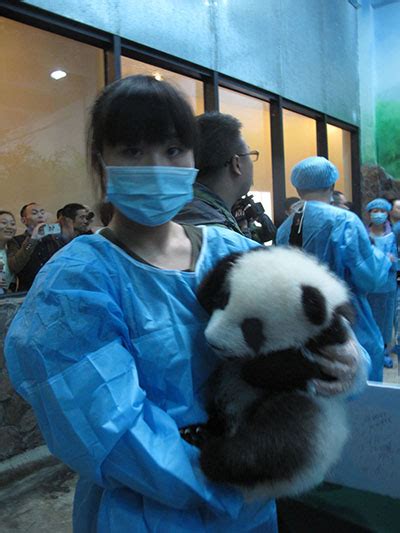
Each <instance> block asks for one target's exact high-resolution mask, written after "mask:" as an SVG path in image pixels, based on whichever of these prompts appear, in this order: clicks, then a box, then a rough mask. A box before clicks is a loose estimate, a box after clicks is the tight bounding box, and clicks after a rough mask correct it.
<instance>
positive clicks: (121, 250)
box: [0, 76, 400, 532]
mask: <svg viewBox="0 0 400 533" xmlns="http://www.w3.org/2000/svg"><path fill="white" fill-rule="evenodd" d="M241 127H242V126H241V124H240V122H239V121H238V120H237V119H235V118H234V117H231V116H229V115H224V114H222V113H211V114H210V113H206V114H204V115H202V116H201V117H198V118H195V117H194V116H193V113H192V110H191V108H190V106H189V105H188V103H187V102H186V100H185V99H184V98H183V97H182V95H181V94H180V93H179V92H178V91H177V90H176V89H175V88H173V87H172V86H171V85H169V84H168V83H166V82H163V81H157V80H155V79H154V78H152V77H148V76H132V77H128V78H124V79H122V80H119V81H117V82H114V83H113V84H111V85H109V86H107V87H106V88H105V89H104V90H103V92H102V93H101V94H100V95H99V97H98V98H97V100H96V102H95V103H94V106H93V109H92V114H91V125H90V129H89V146H90V147H91V164H92V168H93V172H94V175H95V176H97V180H98V185H99V188H100V190H101V192H102V196H103V200H104V199H105V198H107V201H108V203H107V204H104V206H103V207H102V209H103V215H104V217H105V218H104V220H105V221H106V223H104V225H105V226H107V227H105V228H103V229H100V230H99V231H97V232H95V233H94V234H90V235H88V233H91V229H90V222H91V220H92V219H93V214H92V212H91V211H90V210H89V209H88V208H87V207H86V206H83V205H80V204H70V205H69V206H64V208H63V209H61V210H60V212H59V213H58V223H59V224H60V233H58V234H53V235H45V233H44V231H42V228H43V227H44V225H45V224H46V220H45V211H44V209H42V208H41V206H40V205H38V204H29V205H28V206H24V207H23V208H22V210H21V220H22V222H23V223H24V224H25V226H26V228H27V229H26V231H25V233H24V234H23V235H20V236H17V237H14V234H15V219H14V217H13V215H12V214H11V213H9V212H6V211H3V212H2V214H1V218H0V220H1V229H0V232H1V233H0V235H1V237H0V238H1V241H0V242H1V247H2V248H1V249H2V251H3V255H2V256H1V257H2V262H3V264H4V267H3V269H4V273H5V276H4V280H5V281H4V282H3V288H5V289H9V288H10V287H12V286H13V284H15V283H17V284H18V287H19V288H23V290H26V289H28V288H29V287H31V288H30V290H29V292H28V295H27V297H26V299H25V301H24V304H23V306H22V308H21V310H20V311H19V313H18V314H17V316H16V318H15V319H14V321H13V323H12V325H11V327H10V330H9V333H8V336H7V339H6V345H5V353H6V358H7V364H8V368H9V372H10V377H11V379H12V381H13V383H14V385H15V387H16V389H17V390H18V391H19V392H20V394H21V395H22V396H23V397H25V398H26V399H27V401H28V402H30V403H31V405H32V406H33V407H34V409H35V412H36V415H37V417H38V420H39V422H40V427H41V430H42V432H43V434H44V436H45V438H46V441H47V443H48V446H49V448H50V450H51V451H52V452H53V453H54V454H55V455H57V456H58V457H60V458H61V459H62V460H63V461H64V462H65V463H67V464H68V465H70V466H71V467H72V468H73V469H74V470H76V471H77V472H79V474H80V481H79V483H78V487H77V491H76V495H75V502H74V531H77V532H80V531H82V532H83V531H85V532H86V531H94V530H99V531H105V530H107V531H111V530H112V531H130V530H132V528H133V529H134V530H135V531H156V530H158V529H159V528H160V527H161V528H162V529H165V531H187V530H189V529H190V530H193V531H206V530H210V531H211V530H212V531H220V530H222V528H227V529H233V530H235V531H250V530H251V531H256V530H260V531H268V532H275V531H276V530H277V521H276V509H275V503H274V501H273V500H269V501H267V502H265V501H252V502H247V501H246V500H245V499H243V497H242V495H241V494H240V493H238V491H236V490H235V489H231V488H229V487H222V486H218V485H215V484H213V483H211V482H209V481H208V480H207V479H205V478H204V476H203V475H202V474H201V471H200V469H199V463H198V458H199V453H198V450H197V449H196V448H195V447H193V446H191V445H190V444H189V443H188V442H186V441H185V434H186V432H185V431H183V430H184V429H187V428H190V427H192V426H193V425H195V424H199V423H202V422H204V421H205V419H206V412H205V390H206V383H207V379H208V377H209V375H210V373H211V372H212V371H213V369H214V368H215V365H216V357H215V355H214V354H213V352H212V349H211V347H210V346H208V345H207V344H206V342H205V338H204V329H205V327H206V324H207V319H208V317H207V313H206V312H205V310H203V309H202V308H201V306H200V305H199V303H198V301H197V298H196V288H197V287H198V285H199V283H200V282H201V280H202V279H203V278H204V276H205V274H206V272H207V271H209V270H210V269H211V268H212V267H213V265H215V264H216V262H217V261H218V260H219V259H220V258H222V257H223V256H225V255H227V254H228V253H231V252H235V251H238V252H239V251H245V250H249V249H250V248H253V247H257V246H261V245H262V244H260V241H261V242H265V241H269V240H271V239H275V240H276V244H277V245H284V244H289V243H290V244H292V245H294V246H300V247H302V248H303V249H304V250H306V251H308V252H309V253H312V254H314V255H316V256H317V257H318V258H319V259H320V260H321V261H323V262H325V263H327V264H328V265H329V266H330V268H331V269H332V270H333V271H334V272H335V273H336V274H337V275H338V276H339V277H341V278H342V279H344V280H345V281H346V282H347V283H348V284H349V286H350V288H351V290H352V294H353V304H354V307H355V310H356V322H355V324H354V326H353V327H354V332H355V335H356V337H357V339H358V343H357V342H352V343H348V344H346V345H344V346H342V345H341V346H340V349H339V348H338V347H337V346H333V347H329V350H328V351H327V353H326V356H325V363H324V365H323V368H322V370H323V372H324V373H325V374H327V375H328V376H331V377H333V378H334V380H333V381H329V382H326V383H325V384H324V385H321V388H320V389H317V390H316V393H317V394H325V395H333V394H337V393H338V392H342V391H344V390H350V388H351V387H352V386H353V384H354V383H355V381H356V380H357V379H359V376H360V372H361V370H360V369H362V368H364V367H365V357H364V355H365V354H366V353H367V354H368V355H369V357H370V359H371V362H372V365H371V372H370V377H371V378H372V379H377V380H381V379H382V370H383V361H384V350H385V348H384V344H385V342H386V344H387V346H388V342H389V340H388V337H383V332H384V328H385V327H386V326H387V322H386V313H385V317H383V316H382V312H381V310H382V305H383V304H382V298H384V296H382V295H385V294H389V293H390V294H391V296H390V297H391V298H392V296H393V295H392V292H393V290H392V289H393V279H394V277H395V271H396V268H397V262H396V261H397V253H396V250H395V249H394V247H392V244H393V242H392V241H393V239H392V238H390V239H389V238H387V239H386V235H387V234H390V232H391V231H392V228H393V227H395V225H396V224H400V223H399V221H397V222H396V223H394V224H393V226H392V225H390V224H389V222H387V220H386V219H385V220H384V217H383V216H380V217H376V214H378V213H381V211H382V209H383V211H384V214H388V213H389V212H390V213H393V212H394V211H395V209H394V206H393V209H392V210H388V204H384V203H383V202H384V200H379V201H378V204H377V203H376V202H375V204H373V205H372V207H371V205H369V207H368V212H369V213H370V217H371V223H370V226H369V227H368V229H367V228H366V227H365V225H364V224H363V223H362V222H361V220H360V218H359V217H358V216H357V215H356V214H354V213H353V212H352V211H351V210H350V208H349V205H348V204H347V202H346V200H343V198H339V199H338V202H339V203H340V205H338V206H337V207H336V206H335V205H332V195H333V193H334V186H335V182H336V181H337V178H338V171H337V169H336V167H335V166H334V165H333V164H332V163H331V162H329V161H328V160H327V159H325V158H323V157H312V158H307V159H306V160H304V161H301V162H299V163H298V165H296V166H295V167H294V169H293V172H292V177H291V179H292V183H293V185H294V186H295V187H296V189H297V191H298V194H299V198H296V199H295V201H294V202H291V203H290V205H289V203H288V207H287V211H288V218H287V219H286V220H285V221H284V223H283V224H282V225H281V226H280V227H279V228H278V231H277V232H276V229H275V227H274V226H273V224H272V223H271V221H270V220H269V219H266V218H265V217H262V215H263V214H264V213H263V212H262V211H263V210H262V207H260V205H258V206H257V205H256V206H255V205H254V204H255V203H254V202H252V201H251V198H248V200H246V201H244V202H243V201H242V202H240V205H239V207H238V205H237V202H238V201H240V199H241V198H242V197H243V196H245V197H246V195H247V194H248V192H249V190H250V188H251V186H252V183H253V163H254V162H255V161H256V160H257V158H258V152H257V150H255V149H253V148H252V147H249V146H248V145H247V144H246V141H245V139H244V138H243V136H242V132H241ZM335 196H338V195H337V194H336V195H335ZM342 196H343V195H342ZM71 205H72V207H71ZM73 206H75V207H73ZM77 206H78V207H77ZM382 206H384V207H382ZM249 209H251V210H252V211H251V213H253V215H251V216H250V215H249V216H247V215H246V212H247V211H248V210H249ZM235 214H236V217H237V218H235ZM382 214H383V213H382ZM397 214H399V213H397ZM396 216H397V215H396ZM386 218H387V217H386ZM238 219H239V220H238ZM398 219H400V216H399V217H398ZM393 220H394V219H393ZM275 233H276V235H275ZM78 235H79V236H80V238H78V239H75V238H74V237H76V236H78ZM249 237H250V238H249ZM71 240H73V242H71V244H70V246H69V247H68V249H63V250H61V251H60V252H59V253H57V254H56V255H55V256H54V257H53V259H52V261H49V262H47V261H48V259H49V257H51V256H53V254H55V252H56V251H58V250H59V249H60V248H62V247H63V246H64V244H65V243H66V242H70V241H71ZM386 241H388V242H386ZM389 241H390V242H389ZM42 265H44V266H42ZM40 268H41V270H40V274H39V275H37V272H38V270H39V269H40ZM293 268H295V265H293ZM249 275H251V273H249ZM35 276H36V277H35ZM34 278H35V279H34ZM33 280H34V281H33ZM32 281H33V283H32ZM31 285H32V286H31ZM372 294H376V296H377V304H376V308H375V309H372V310H371V305H372V307H373V306H374V305H375V304H374V303H373V301H372V299H370V298H371V295H372ZM266 297H267V296H266ZM373 312H374V313H377V315H379V319H382V321H381V322H382V324H383V325H381V324H379V321H377V319H374V315H373ZM387 320H389V318H388V319H387ZM378 324H379V325H378ZM380 328H381V329H380ZM385 331H386V330H385ZM384 339H386V340H384ZM26 354H29V357H26ZM367 359H368V357H367Z"/></svg>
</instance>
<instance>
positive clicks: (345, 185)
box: [327, 124, 352, 201]
mask: <svg viewBox="0 0 400 533" xmlns="http://www.w3.org/2000/svg"><path fill="white" fill-rule="evenodd" d="M327 132H328V154H329V159H330V161H332V163H333V164H334V165H336V167H337V169H338V171H339V179H338V180H337V182H336V184H335V189H336V190H337V191H341V192H342V193H343V194H344V195H345V196H346V199H347V200H349V201H351V199H352V190H351V178H352V174H351V133H350V132H349V131H347V130H343V129H342V128H337V127H336V126H332V125H331V124H328V125H327Z"/></svg>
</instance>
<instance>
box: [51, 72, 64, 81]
mask: <svg viewBox="0 0 400 533" xmlns="http://www.w3.org/2000/svg"><path fill="white" fill-rule="evenodd" d="M66 75H67V73H66V72H65V71H64V70H53V72H52V73H51V74H50V77H51V78H53V80H61V79H62V78H65V76H66Z"/></svg>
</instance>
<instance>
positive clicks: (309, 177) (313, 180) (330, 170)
mask: <svg viewBox="0 0 400 533" xmlns="http://www.w3.org/2000/svg"><path fill="white" fill-rule="evenodd" d="M338 177H339V172H338V170H337V168H336V167H335V165H334V164H333V163H331V162H330V161H328V160H327V159H325V157H307V159H303V160H302V161H300V163H297V165H295V166H294V167H293V169H292V175H291V180H292V184H293V185H294V186H295V187H296V189H300V190H309V189H329V187H330V186H331V185H333V184H334V183H335V181H336V180H337V179H338Z"/></svg>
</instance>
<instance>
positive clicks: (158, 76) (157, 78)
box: [153, 72, 163, 81]
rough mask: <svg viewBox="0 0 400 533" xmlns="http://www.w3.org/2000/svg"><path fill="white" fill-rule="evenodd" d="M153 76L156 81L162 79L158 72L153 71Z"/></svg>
mask: <svg viewBox="0 0 400 533" xmlns="http://www.w3.org/2000/svg"><path fill="white" fill-rule="evenodd" d="M153 76H154V77H155V79H156V80H157V81H162V79H163V77H162V76H161V74H160V73H159V72H154V74H153Z"/></svg>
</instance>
